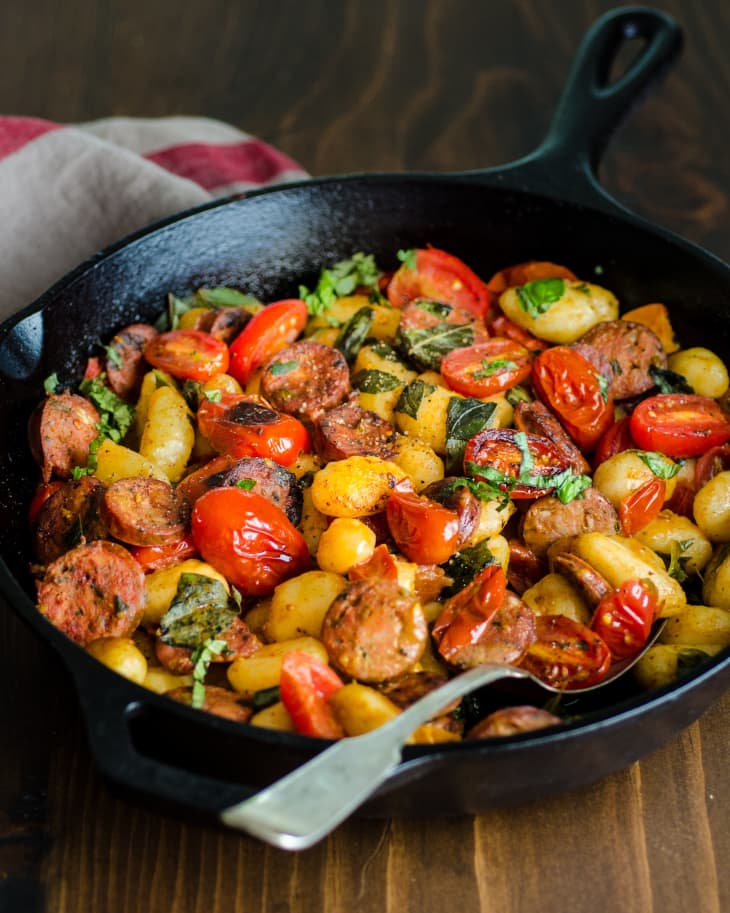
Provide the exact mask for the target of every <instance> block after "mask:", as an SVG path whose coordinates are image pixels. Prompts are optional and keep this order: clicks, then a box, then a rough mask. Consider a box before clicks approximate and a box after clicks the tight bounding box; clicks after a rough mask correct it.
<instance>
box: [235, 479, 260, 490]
mask: <svg viewBox="0 0 730 913" xmlns="http://www.w3.org/2000/svg"><path fill="white" fill-rule="evenodd" d="M255 484H256V479H239V480H238V481H237V482H236V488H242V489H243V490H244V491H251V489H252V488H253V487H254V485H255Z"/></svg>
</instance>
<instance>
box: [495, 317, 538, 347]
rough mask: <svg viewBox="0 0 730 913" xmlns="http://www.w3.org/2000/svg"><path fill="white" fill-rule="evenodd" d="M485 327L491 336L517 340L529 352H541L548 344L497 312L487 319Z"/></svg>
mask: <svg viewBox="0 0 730 913" xmlns="http://www.w3.org/2000/svg"><path fill="white" fill-rule="evenodd" d="M487 329H488V330H489V332H490V333H491V334H492V336H504V337H505V338H506V339H512V340H513V341H514V342H518V343H519V344H520V345H522V346H524V347H525V348H526V349H529V350H530V351H531V352H542V351H543V350H544V349H547V348H549V346H550V343H549V342H545V340H544V339H538V338H537V336H533V335H532V333H530V332H529V331H528V330H525V329H523V328H522V327H521V326H519V324H516V323H515V322H514V321H513V320H510V319H509V317H506V316H505V315H504V314H497V315H496V316H495V317H493V318H492V319H491V320H490V321H489V324H488V326H487Z"/></svg>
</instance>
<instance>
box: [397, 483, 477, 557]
mask: <svg viewBox="0 0 730 913" xmlns="http://www.w3.org/2000/svg"><path fill="white" fill-rule="evenodd" d="M407 485H408V487H406V484H404V483H403V482H399V483H398V484H397V485H396V486H395V488H393V489H392V491H391V492H390V496H389V497H388V503H387V505H386V508H385V515H386V517H387V518H388V526H389V527H390V532H391V535H392V536H393V539H394V540H395V544H396V545H397V546H398V548H399V549H400V551H401V552H402V553H403V554H404V555H405V556H406V558H408V560H409V561H414V562H415V563H416V564H443V563H444V561H448V560H449V558H450V557H451V556H452V555H453V554H454V552H455V551H457V549H458V548H459V515H458V514H457V513H456V511H454V510H449V509H448V508H446V507H443V506H442V505H441V504H439V503H438V502H437V501H432V500H431V499H430V498H427V497H425V496H423V495H417V494H416V493H415V491H413V490H411V489H410V483H407Z"/></svg>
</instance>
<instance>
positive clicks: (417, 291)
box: [388, 247, 492, 317]
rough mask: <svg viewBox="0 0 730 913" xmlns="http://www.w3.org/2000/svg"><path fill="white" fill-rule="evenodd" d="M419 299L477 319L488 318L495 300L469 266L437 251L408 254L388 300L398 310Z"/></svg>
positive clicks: (390, 290) (420, 250)
mask: <svg viewBox="0 0 730 913" xmlns="http://www.w3.org/2000/svg"><path fill="white" fill-rule="evenodd" d="M418 298H423V299H426V300H430V301H441V302H443V303H444V304H452V305H456V306H458V307H463V308H466V310H467V311H471V313H472V314H474V315H475V316H477V317H484V316H485V315H486V314H487V311H488V310H489V306H490V304H491V300H492V299H491V295H490V294H489V291H488V290H487V287H486V285H485V284H484V282H483V281H482V280H481V279H480V278H479V276H477V274H476V273H475V272H473V270H471V269H470V268H469V267H468V266H467V265H466V263H464V262H463V261H462V260H459V258H458V257H454V256H453V254H447V253H446V251H443V250H438V249H437V248H435V247H428V248H426V249H425V250H423V249H419V250H412V251H409V252H408V255H407V257H406V259H405V260H404V262H403V265H402V266H401V267H400V269H398V270H397V271H396V273H395V274H394V276H393V278H392V279H391V281H390V284H389V285H388V300H389V301H390V303H391V304H392V305H394V306H395V307H402V306H403V305H404V304H407V303H408V302H409V301H415V300H416V299H418Z"/></svg>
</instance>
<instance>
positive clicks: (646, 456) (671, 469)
mask: <svg viewBox="0 0 730 913" xmlns="http://www.w3.org/2000/svg"><path fill="white" fill-rule="evenodd" d="M635 453H636V455H637V456H638V457H639V459H640V460H642V461H643V462H644V463H646V465H647V466H648V467H649V469H651V471H652V472H653V473H654V475H655V476H656V477H657V479H665V480H666V479H673V478H674V477H675V476H676V475H677V474H678V473H679V470H680V469H681V466H680V465H679V463H674V462H672V461H671V460H669V458H668V457H665V456H664V454H662V453H656V452H655V451H653V450H637V451H635Z"/></svg>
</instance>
